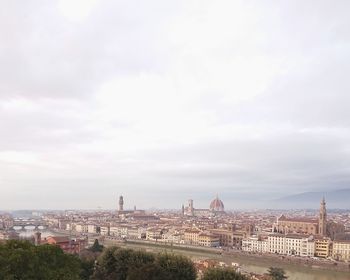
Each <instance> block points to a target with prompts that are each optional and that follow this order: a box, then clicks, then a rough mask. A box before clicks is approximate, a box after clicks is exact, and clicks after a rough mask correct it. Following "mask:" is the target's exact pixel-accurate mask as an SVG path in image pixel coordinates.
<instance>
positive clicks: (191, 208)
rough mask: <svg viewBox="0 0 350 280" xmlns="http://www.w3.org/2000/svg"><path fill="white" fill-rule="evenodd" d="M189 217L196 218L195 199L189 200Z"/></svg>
mask: <svg viewBox="0 0 350 280" xmlns="http://www.w3.org/2000/svg"><path fill="white" fill-rule="evenodd" d="M188 215H190V216H194V208H193V199H189V200H188Z"/></svg>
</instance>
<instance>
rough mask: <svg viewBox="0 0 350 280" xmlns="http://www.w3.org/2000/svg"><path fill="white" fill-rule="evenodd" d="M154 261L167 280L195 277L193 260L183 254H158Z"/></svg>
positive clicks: (182, 279) (184, 279)
mask: <svg viewBox="0 0 350 280" xmlns="http://www.w3.org/2000/svg"><path fill="white" fill-rule="evenodd" d="M156 263H157V265H158V266H159V267H160V268H161V270H162V271H163V274H164V275H166V277H167V278H165V279H167V280H177V279H181V280H195V279H196V277H197V274H196V269H195V267H194V265H193V262H192V261H191V260H190V259H188V258H186V257H184V256H178V255H170V254H166V253H165V254H159V255H158V256H157V259H156Z"/></svg>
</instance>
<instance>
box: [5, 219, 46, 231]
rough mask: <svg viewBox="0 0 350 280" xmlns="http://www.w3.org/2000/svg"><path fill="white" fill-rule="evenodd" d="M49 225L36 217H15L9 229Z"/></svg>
mask: <svg viewBox="0 0 350 280" xmlns="http://www.w3.org/2000/svg"><path fill="white" fill-rule="evenodd" d="M48 227H49V226H48V224H47V223H46V222H44V221H42V220H38V219H15V220H14V221H13V226H12V227H11V229H14V230H27V229H30V230H33V229H34V230H38V229H47V228H48Z"/></svg>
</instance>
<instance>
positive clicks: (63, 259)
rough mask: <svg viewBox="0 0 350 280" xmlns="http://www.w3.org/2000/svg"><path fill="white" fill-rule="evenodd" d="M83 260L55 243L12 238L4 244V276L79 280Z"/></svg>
mask: <svg viewBox="0 0 350 280" xmlns="http://www.w3.org/2000/svg"><path fill="white" fill-rule="evenodd" d="M79 273H80V261H79V259H78V258H77V257H76V256H73V255H67V254H65V253H64V252H63V251H62V250H61V249H60V248H59V247H57V246H52V245H41V246H34V245H32V244H31V243H29V242H27V241H15V240H11V241H8V242H6V243H5V244H2V245H0V279H5V280H12V279H13V280H14V279H20V280H32V279H36V280H46V279H52V280H59V279H60V280H78V279H79Z"/></svg>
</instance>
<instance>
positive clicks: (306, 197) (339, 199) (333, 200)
mask: <svg viewBox="0 0 350 280" xmlns="http://www.w3.org/2000/svg"><path fill="white" fill-rule="evenodd" d="M323 196H324V197H325V199H326V203H327V208H332V209H350V189H342V190H334V191H326V192H304V193H299V194H295V195H289V196H285V197H282V198H280V199H276V200H274V201H273V204H274V208H295V209H301V208H310V209H316V208H318V207H319V204H320V201H321V199H322V197H323Z"/></svg>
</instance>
